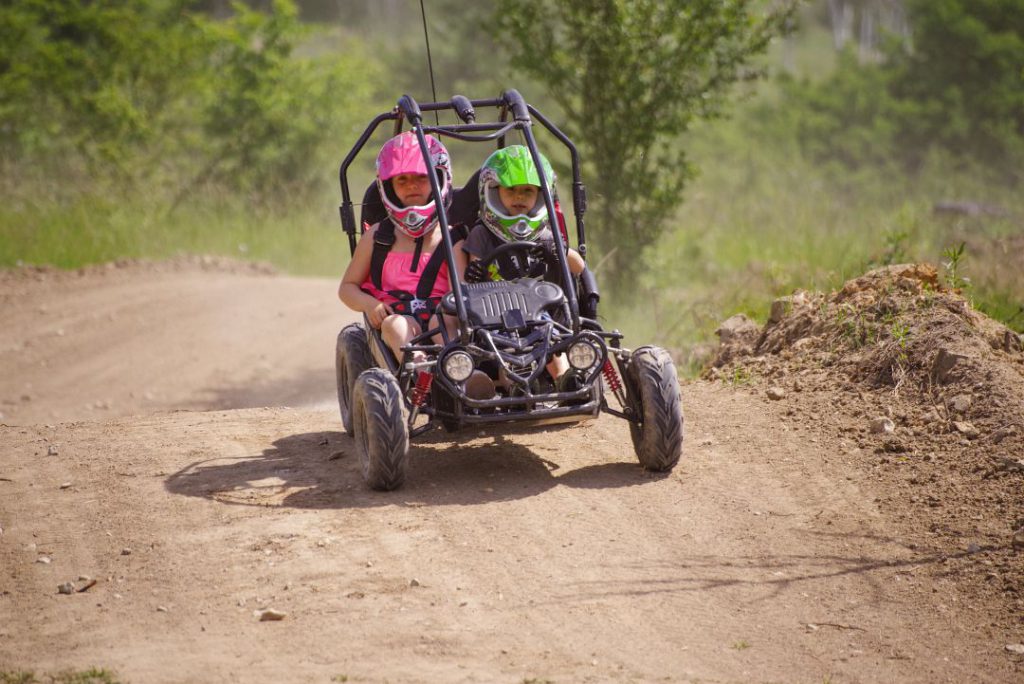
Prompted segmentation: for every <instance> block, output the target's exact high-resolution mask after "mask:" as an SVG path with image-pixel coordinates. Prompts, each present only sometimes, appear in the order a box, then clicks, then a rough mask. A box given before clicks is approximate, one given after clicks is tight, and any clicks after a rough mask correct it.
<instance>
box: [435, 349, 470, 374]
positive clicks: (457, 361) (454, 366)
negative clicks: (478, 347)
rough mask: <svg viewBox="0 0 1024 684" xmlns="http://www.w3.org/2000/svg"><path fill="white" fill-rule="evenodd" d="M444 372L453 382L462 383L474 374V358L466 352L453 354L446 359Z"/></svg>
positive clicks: (443, 366)
mask: <svg viewBox="0 0 1024 684" xmlns="http://www.w3.org/2000/svg"><path fill="white" fill-rule="evenodd" d="M442 370H444V374H445V375H447V376H448V379H450V380H451V381H452V382H462V381H463V380H465V379H466V378H468V377H469V376H470V375H472V374H473V358H472V357H471V356H470V355H469V354H467V353H466V352H464V351H456V352H452V353H451V354H449V355H448V356H446V357H444V363H443V365H442Z"/></svg>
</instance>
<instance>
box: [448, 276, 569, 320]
mask: <svg viewBox="0 0 1024 684" xmlns="http://www.w3.org/2000/svg"><path fill="white" fill-rule="evenodd" d="M462 296H463V302H464V303H465V306H466V315H467V316H468V317H469V322H470V325H472V326H474V327H490V326H505V325H507V324H508V323H509V322H510V321H513V320H518V319H519V316H520V315H521V316H522V321H523V322H524V323H530V322H533V321H536V320H538V318H539V316H540V314H541V312H543V311H548V310H550V309H553V308H556V307H558V306H560V305H561V304H562V299H563V293H562V288H560V287H559V286H558V285H555V284H554V283H549V282H546V281H543V280H537V279H536V278H522V279H520V280H499V281H491V282H485V283H464V284H463V285H462ZM441 310H442V311H444V312H445V313H446V314H449V315H455V293H454V292H449V293H448V294H446V295H445V296H444V298H443V299H442V300H441ZM515 311H518V312H519V313H518V314H515V313H513V312H515Z"/></svg>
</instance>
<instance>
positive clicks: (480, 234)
mask: <svg viewBox="0 0 1024 684" xmlns="http://www.w3.org/2000/svg"><path fill="white" fill-rule="evenodd" d="M530 242H536V243H538V244H540V245H543V246H544V247H545V248H547V249H554V246H555V239H554V237H552V235H551V229H550V228H545V229H544V230H542V231H540V232H539V233H537V237H536V238H535V239H533V240H530ZM504 244H507V243H506V242H504V241H503V240H502V239H501V238H499V237H498V236H497V235H495V234H494V233H492V232H491V230H490V229H489V228H488V227H487V226H485V225H484V224H483V223H482V222H480V221H478V222H477V223H476V225H474V226H473V229H472V230H471V231H469V237H468V238H466V241H465V243H463V245H462V251H464V252H466V253H467V254H469V255H470V256H473V257H476V258H477V259H483V258H484V257H486V256H487V255H488V254H490V253H491V252H493V251H494V250H496V249H497V248H498V247H500V246H502V245H504ZM490 270H491V278H492V279H494V280H498V279H499V278H496V277H495V276H500V278H504V279H505V280H511V279H513V278H518V277H521V276H522V273H520V272H517V270H516V269H515V268H514V267H513V266H512V265H511V264H510V263H501V264H498V265H497V266H495V265H493V264H492V266H491V269H490Z"/></svg>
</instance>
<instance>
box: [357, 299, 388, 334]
mask: <svg viewBox="0 0 1024 684" xmlns="http://www.w3.org/2000/svg"><path fill="white" fill-rule="evenodd" d="M364 313H366V317H367V318H368V319H370V325H372V326H373V327H374V328H378V329H379V328H380V326H381V324H382V323H383V322H384V319H385V318H387V317H388V316H390V315H391V314H393V313H394V311H392V310H391V307H390V306H388V305H387V304H385V303H384V302H377V304H376V305H375V306H374V307H373V308H372V309H367V310H366V311H365V312H364Z"/></svg>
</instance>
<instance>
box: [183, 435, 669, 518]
mask: <svg viewBox="0 0 1024 684" xmlns="http://www.w3.org/2000/svg"><path fill="white" fill-rule="evenodd" d="M664 477H667V475H657V474H651V473H645V472H644V471H643V470H641V469H640V467H639V466H638V465H637V464H636V463H605V464H597V465H588V466H585V467H582V468H577V469H574V470H568V471H566V470H565V469H564V467H563V466H560V465H559V464H557V463H554V462H552V461H549V460H547V459H545V458H543V457H542V456H539V455H538V454H537V453H535V452H534V451H533V450H532V449H531V448H529V447H528V446H525V445H523V444H519V443H517V442H515V441H514V440H512V439H510V438H509V437H507V436H505V435H503V434H498V433H494V434H489V433H485V434H484V436H478V437H473V438H472V439H470V440H468V441H466V442H464V443H454V442H451V441H448V440H447V436H446V435H443V434H441V433H437V434H436V435H432V436H431V437H430V438H428V439H425V440H423V441H418V442H416V443H414V444H413V445H412V447H411V448H410V464H409V469H408V474H407V477H406V483H405V485H404V486H403V487H402V488H401V489H399V490H397V491H395V492H374V491H370V490H369V489H367V487H366V485H365V484H364V483H363V479H362V474H361V472H360V469H359V463H358V457H357V456H356V453H355V445H354V442H353V441H352V439H351V438H350V437H349V436H348V435H346V434H345V433H344V432H335V431H325V432H309V433H302V434H296V435H289V436H287V437H282V438H281V439H278V440H275V441H274V442H273V444H272V445H271V446H270V447H268V448H267V449H264V450H263V452H262V453H261V454H259V455H257V456H244V457H232V458H212V459H206V460H203V461H196V462H193V463H191V464H189V465H188V466H186V467H184V468H182V469H181V470H179V471H178V472H176V473H173V474H172V475H170V476H169V477H168V478H167V480H166V482H165V486H166V488H167V490H168V491H170V492H172V493H175V494H183V495H185V496H197V497H203V498H207V499H212V500H215V501H220V502H222V503H226V504H234V505H244V506H270V507H292V508H313V509H330V508H369V507H376V506H394V505H398V506H403V505H404V506H432V505H466V506H473V505H484V504H491V503H496V502H500V501H509V500H514V499H522V498H526V497H530V496H535V495H537V494H540V493H542V492H544V491H547V490H548V489H551V488H552V487H555V486H558V485H562V486H569V487H577V488H590V489H603V488H616V487H631V486H637V485H642V484H645V483H650V482H652V481H654V480H658V479H663V478H664Z"/></svg>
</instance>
